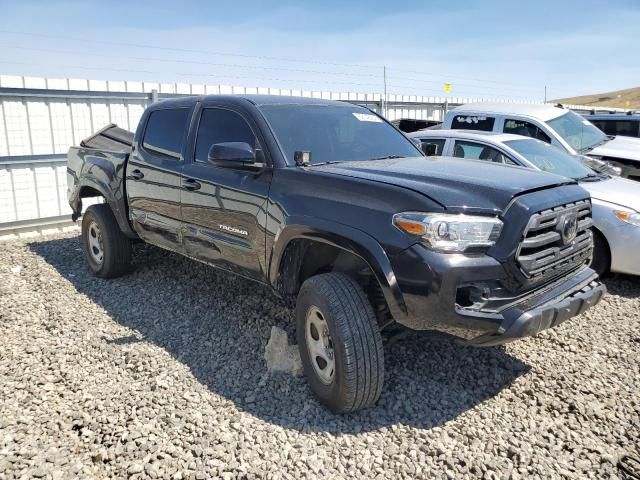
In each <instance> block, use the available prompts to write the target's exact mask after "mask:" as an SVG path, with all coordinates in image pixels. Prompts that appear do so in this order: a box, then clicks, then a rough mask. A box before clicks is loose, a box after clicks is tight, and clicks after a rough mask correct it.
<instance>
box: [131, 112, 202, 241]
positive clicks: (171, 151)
mask: <svg viewBox="0 0 640 480" xmlns="http://www.w3.org/2000/svg"><path fill="white" fill-rule="evenodd" d="M191 112H192V108H190V107H180V108H175V107H172V108H165V109H162V108H157V109H153V110H152V111H150V112H149V113H148V114H147V115H146V118H145V119H146V124H145V126H144V129H143V131H142V133H141V135H140V136H139V138H137V139H136V141H135V142H134V145H133V147H132V152H131V156H130V158H129V161H128V162H127V168H126V191H127V198H128V204H129V216H130V218H131V221H132V222H131V223H132V225H133V228H134V230H135V231H136V232H137V233H138V235H139V236H140V238H142V239H143V240H144V241H146V242H148V243H151V244H154V245H158V246H160V247H163V248H167V249H169V250H173V251H176V252H179V253H183V246H182V238H181V228H182V217H181V211H180V193H181V174H182V169H183V167H184V159H183V150H184V146H185V142H186V135H187V130H188V124H189V120H190V118H191ZM145 119H143V122H144V121H145Z"/></svg>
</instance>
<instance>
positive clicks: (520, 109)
mask: <svg viewBox="0 0 640 480" xmlns="http://www.w3.org/2000/svg"><path fill="white" fill-rule="evenodd" d="M442 128H443V129H449V128H452V129H465V130H481V131H486V132H502V133H512V134H515V135H523V136H527V137H533V138H537V139H538V140H542V141H544V142H547V143H551V144H552V145H555V146H557V147H559V148H561V149H562V150H564V151H566V152H567V153H569V154H571V155H575V156H577V157H581V156H582V157H584V159H583V160H587V161H585V163H587V164H590V166H592V167H593V166H594V165H593V164H591V161H595V162H598V161H603V162H606V163H609V164H611V165H613V166H615V167H618V168H619V169H620V172H621V176H623V177H627V178H631V179H633V180H640V138H631V137H621V136H619V137H614V136H607V135H605V134H604V133H603V132H602V131H601V130H599V129H598V128H597V127H596V126H595V125H593V124H592V123H591V122H589V121H588V120H587V119H585V118H584V117H582V116H580V115H578V114H577V113H575V112H572V111H571V110H567V109H565V108H560V107H554V106H552V105H548V104H514V103H484V102H483V103H470V104H467V105H461V106H459V107H456V108H454V109H453V110H450V111H449V112H448V113H447V115H446V117H445V119H444V122H443V123H442Z"/></svg>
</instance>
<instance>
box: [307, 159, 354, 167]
mask: <svg viewBox="0 0 640 480" xmlns="http://www.w3.org/2000/svg"><path fill="white" fill-rule="evenodd" d="M334 163H344V162H343V161H342V160H329V161H327V162H317V163H307V164H305V165H303V166H304V167H318V166H320V165H332V164H334Z"/></svg>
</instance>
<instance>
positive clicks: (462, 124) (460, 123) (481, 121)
mask: <svg viewBox="0 0 640 480" xmlns="http://www.w3.org/2000/svg"><path fill="white" fill-rule="evenodd" d="M495 122H496V119H495V118H493V117H486V116H484V115H456V116H455V117H453V121H452V122H451V128H455V129H464V130H482V131H484V132H491V131H492V130H493V125H494V123H495Z"/></svg>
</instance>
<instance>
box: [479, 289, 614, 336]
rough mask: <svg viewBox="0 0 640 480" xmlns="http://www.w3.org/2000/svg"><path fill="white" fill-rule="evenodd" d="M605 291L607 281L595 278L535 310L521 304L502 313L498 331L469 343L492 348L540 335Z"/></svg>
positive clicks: (591, 305) (582, 310)
mask: <svg viewBox="0 0 640 480" xmlns="http://www.w3.org/2000/svg"><path fill="white" fill-rule="evenodd" d="M606 291H607V288H606V287H605V286H604V284H602V283H600V282H598V281H596V280H593V281H591V282H590V283H589V284H588V285H586V286H585V287H583V288H582V289H580V290H578V291H577V292H573V293H571V294H570V295H568V296H566V297H564V298H562V299H560V300H558V301H555V302H552V303H547V304H545V305H541V306H538V307H535V308H533V309H532V310H529V311H525V312H523V311H522V310H520V309H518V307H513V308H510V309H508V310H506V311H505V312H503V314H502V315H503V317H504V321H503V322H502V324H501V325H500V328H499V329H498V331H497V332H496V333H487V334H484V335H480V336H479V337H476V338H474V339H472V340H470V341H469V342H468V343H469V344H470V345H475V346H483V347H489V346H494V345H500V344H503V343H507V342H509V341H512V340H517V339H519V338H523V337H530V336H532V335H537V334H538V333H539V332H541V331H542V330H546V329H547V328H551V327H556V326H558V325H560V324H561V323H562V322H564V321H565V320H568V319H570V318H571V317H575V316H576V315H580V314H581V313H584V312H585V311H586V310H587V309H589V308H590V307H593V306H594V305H596V304H597V303H598V302H599V301H600V300H602V297H603V296H604V294H605V293H606Z"/></svg>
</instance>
